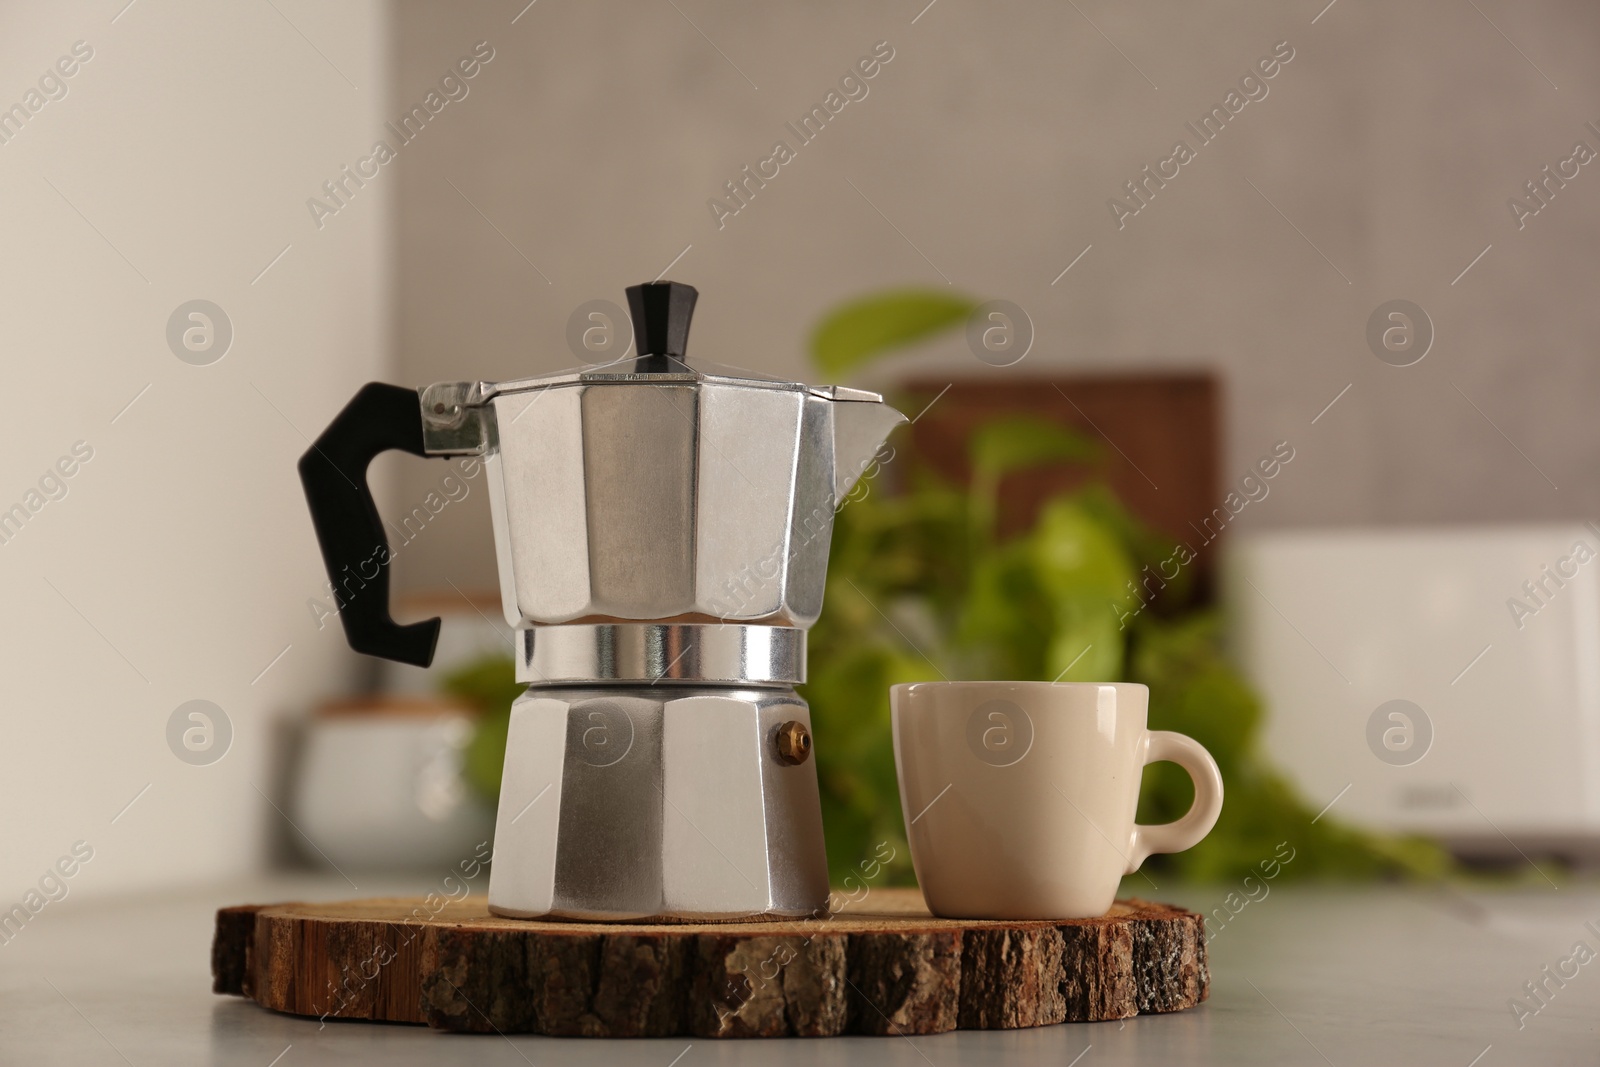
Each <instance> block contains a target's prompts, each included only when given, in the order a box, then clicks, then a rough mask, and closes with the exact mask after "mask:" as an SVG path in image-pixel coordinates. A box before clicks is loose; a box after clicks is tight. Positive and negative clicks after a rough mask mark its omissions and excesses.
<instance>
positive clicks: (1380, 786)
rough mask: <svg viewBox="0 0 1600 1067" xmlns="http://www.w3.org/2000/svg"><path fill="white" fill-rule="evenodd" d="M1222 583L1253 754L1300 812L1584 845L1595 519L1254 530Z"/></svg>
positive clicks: (1599, 778)
mask: <svg viewBox="0 0 1600 1067" xmlns="http://www.w3.org/2000/svg"><path fill="white" fill-rule="evenodd" d="M1226 590H1227V598H1228V602H1229V608H1230V612H1231V615H1230V618H1231V620H1232V622H1233V625H1234V628H1235V629H1234V636H1235V638H1236V645H1237V651H1238V653H1239V656H1240V659H1241V660H1242V664H1243V666H1244V668H1245V670H1246V672H1247V673H1248V674H1249V675H1250V677H1251V678H1252V679H1253V680H1254V681H1255V683H1256V685H1257V686H1258V687H1259V688H1260V690H1261V691H1262V694H1263V696H1264V697H1265V698H1266V706H1267V713H1268V720H1267V730H1266V745H1267V749H1268V751H1269V752H1270V754H1271V755H1272V756H1273V757H1274V758H1275V760H1276V761H1277V762H1278V763H1280V764H1281V765H1282V766H1284V767H1285V768H1286V769H1287V770H1288V771H1289V772H1290V774H1291V776H1292V777H1293V778H1294V779H1295V780H1296V782H1297V783H1298V784H1299V785H1300V787H1301V788H1302V789H1303V790H1304V791H1305V792H1306V794H1307V795H1308V797H1309V799H1310V802H1311V803H1312V805H1313V806H1315V807H1319V808H1320V807H1321V806H1322V805H1324V804H1328V803H1330V802H1331V801H1334V800H1335V798H1336V797H1337V798H1338V799H1337V803H1336V804H1335V805H1334V806H1333V808H1332V811H1333V813H1335V814H1337V815H1339V816H1342V817H1345V818H1349V819H1352V820H1358V821H1361V822H1365V823H1369V824H1373V825H1377V826H1381V827H1385V828H1389V829H1394V830H1408V831H1416V832H1420V833H1425V834H1429V835H1431V836H1434V837H1436V838H1439V839H1441V840H1443V841H1445V842H1446V843H1447V844H1450V845H1451V846H1452V847H1454V848H1456V849H1457V851H1460V852H1467V853H1480V854H1482V853H1491V854H1498V855H1503V856H1507V857H1509V858H1516V856H1517V852H1516V849H1517V848H1519V847H1520V848H1522V849H1524V850H1527V851H1532V850H1534V849H1540V850H1546V851H1557V852H1566V853H1568V854H1570V855H1574V856H1585V855H1590V856H1592V855H1595V854H1600V530H1597V529H1596V528H1595V526H1593V525H1592V524H1579V523H1570V524H1554V525H1540V526H1463V527H1447V528H1435V529H1396V530H1315V531H1313V530H1306V531H1282V532H1274V533H1266V534H1260V535H1256V536H1252V537H1247V538H1245V539H1243V540H1241V541H1240V542H1239V543H1238V544H1236V545H1235V546H1234V550H1233V552H1232V553H1231V555H1230V559H1229V566H1228V569H1227V580H1226ZM1391 701H1406V702H1409V705H1408V704H1390V703H1389V702H1391Z"/></svg>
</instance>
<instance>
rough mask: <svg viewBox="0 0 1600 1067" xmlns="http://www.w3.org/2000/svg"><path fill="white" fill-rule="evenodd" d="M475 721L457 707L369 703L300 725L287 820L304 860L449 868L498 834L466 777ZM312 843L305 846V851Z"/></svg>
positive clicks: (401, 700)
mask: <svg viewBox="0 0 1600 1067" xmlns="http://www.w3.org/2000/svg"><path fill="white" fill-rule="evenodd" d="M476 722H477V719H476V717H475V716H474V715H473V714H472V713H471V712H470V711H469V710H468V709H467V708H465V707H463V706H462V705H460V704H457V703H454V702H451V701H448V700H443V699H438V698H430V699H420V698H415V697H373V698H367V699H362V700H353V701H343V702H340V703H336V704H330V705H327V706H325V707H324V708H322V709H321V710H319V711H318V713H317V714H316V715H315V716H313V717H312V719H311V720H310V721H309V722H308V723H307V724H306V727H305V734H304V738H303V743H302V747H301V751H300V763H299V767H298V768H297V771H296V774H295V777H294V784H293V787H292V797H291V801H290V807H291V811H290V816H291V818H292V819H293V820H294V824H295V828H296V829H298V830H299V831H300V833H301V835H303V836H302V837H300V839H299V844H300V846H301V848H302V851H304V852H305V853H306V854H307V856H308V857H309V858H310V859H312V860H314V861H316V862H319V863H326V864H330V865H332V866H334V867H336V868H339V869H340V870H347V869H362V870H409V869H420V868H437V867H440V866H443V867H445V868H453V867H455V866H456V864H458V863H459V862H460V861H462V860H464V859H470V858H471V857H472V856H473V855H474V853H475V850H476V849H477V847H478V846H479V845H480V844H481V843H483V842H487V841H489V840H490V839H491V838H492V837H493V834H494V813H493V810H492V809H491V808H490V807H489V805H488V803H487V802H486V801H484V800H483V799H482V798H480V797H478V796H477V795H476V794H474V793H473V792H472V790H471V787H470V786H469V785H468V784H467V782H466V780H465V779H464V778H463V776H462V756H463V752H464V749H465V748H466V745H467V743H468V742H469V741H470V740H471V739H472V735H473V731H474V729H475V726H476ZM306 839H309V840H310V842H311V844H310V845H307V844H306Z"/></svg>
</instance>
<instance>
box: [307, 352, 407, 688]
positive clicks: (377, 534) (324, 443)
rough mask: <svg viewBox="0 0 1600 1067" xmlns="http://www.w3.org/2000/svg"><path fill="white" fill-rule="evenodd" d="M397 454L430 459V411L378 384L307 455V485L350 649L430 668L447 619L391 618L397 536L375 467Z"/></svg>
mask: <svg viewBox="0 0 1600 1067" xmlns="http://www.w3.org/2000/svg"><path fill="white" fill-rule="evenodd" d="M390 449H399V450H400V451H402V452H410V453H411V454H412V455H413V456H426V455H427V454H428V453H427V449H426V448H424V447H423V440H422V408H421V406H420V401H419V400H418V398H417V391H416V390H415V389H402V388H401V387H400V386H398V385H385V384H384V383H382V382H371V383H369V384H367V385H365V386H363V387H362V389H361V391H360V392H359V393H357V394H356V395H355V397H354V399H352V400H351V401H350V403H348V404H346V405H345V408H344V410H343V411H341V412H339V414H338V416H337V417H336V418H335V419H334V420H333V421H332V422H331V423H329V424H328V428H327V429H326V430H323V431H322V436H321V437H319V438H317V439H316V441H315V442H313V444H312V445H311V448H310V449H309V450H307V452H306V454H305V455H303V456H301V457H300V481H301V483H302V484H303V485H304V486H305V487H306V503H308V504H309V505H310V506H311V522H312V524H313V525H314V526H315V527H316V529H317V541H318V543H319V544H320V545H321V546H322V562H323V563H324V564H325V565H326V566H327V568H328V580H329V581H330V582H332V583H333V592H334V596H335V597H336V598H337V599H338V601H339V621H340V622H342V623H343V624H344V635H345V639H346V640H348V641H349V642H350V647H351V648H353V649H355V650H356V651H357V652H364V653H366V654H367V655H369V656H382V657H383V658H384V659H392V660H397V661H398V662H400V663H410V664H414V665H415V666H418V667H426V666H428V664H430V663H432V662H433V649H434V645H435V644H437V643H438V640H439V620H438V619H436V618H435V619H429V620H427V621H426V622H415V623H411V624H409V625H405V626H402V625H400V624H399V623H397V622H395V621H394V618H393V617H392V616H391V615H390V614H389V539H388V538H387V537H385V536H384V533H383V521H382V520H381V519H380V518H379V517H378V508H377V505H376V504H374V503H373V502H372V490H371V489H370V488H368V487H367V465H368V464H369V463H371V462H372V459H373V457H374V456H376V455H377V454H378V453H380V452H387V451H389V450H390Z"/></svg>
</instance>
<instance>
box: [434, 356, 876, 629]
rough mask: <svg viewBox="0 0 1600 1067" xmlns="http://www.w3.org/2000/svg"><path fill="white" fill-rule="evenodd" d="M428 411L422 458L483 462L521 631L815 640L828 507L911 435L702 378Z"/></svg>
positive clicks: (442, 391)
mask: <svg viewBox="0 0 1600 1067" xmlns="http://www.w3.org/2000/svg"><path fill="white" fill-rule="evenodd" d="M422 403H423V404H424V406H425V410H424V419H425V428H426V429H427V431H428V437H427V441H428V447H429V449H430V451H437V452H440V453H446V452H450V453H455V452H463V451H477V452H482V453H484V454H485V455H486V459H485V468H486V471H487V475H488V486H489V493H490V507H491V511H492V513H493V516H494V527H495V547H496V552H497V557H498V562H499V569H500V586H501V595H502V599H503V601H504V606H505V610H506V618H507V621H508V622H510V623H511V624H512V625H513V626H528V625H538V624H555V623H565V622H573V621H580V620H581V621H586V622H587V621H606V620H641V621H668V620H673V621H686V622H692V621H701V622H703V621H714V620H722V621H734V622H740V623H760V624H764V625H775V626H795V627H800V628H802V629H803V628H806V627H809V626H810V625H811V624H812V623H813V622H815V621H816V618H817V615H818V614H819V613H820V612H821V609H822V591H823V585H824V581H825V578H826V572H827V560H828V542H829V539H830V537H831V535H832V530H833V514H834V511H835V509H836V507H837V505H838V502H839V501H841V500H842V499H843V498H844V496H845V494H847V493H848V492H849V491H850V489H851V487H852V486H854V484H855V482H856V480H857V479H858V478H859V477H860V476H861V475H862V473H863V472H864V471H865V470H866V469H867V467H868V466H869V465H870V464H871V462H872V460H873V457H874V455H875V454H876V452H877V450H878V448H879V446H880V445H881V444H882V443H883V440H884V438H885V437H886V436H887V435H888V433H889V431H890V430H891V429H893V428H894V427H895V426H896V425H898V424H899V423H900V422H903V421H905V417H904V416H903V415H901V414H900V413H899V412H897V411H895V410H894V409H893V408H891V407H889V406H887V405H885V404H884V403H883V402H882V400H881V399H880V398H878V397H877V396H876V395H875V394H871V393H862V392H859V391H857V390H847V389H843V388H837V387H834V388H829V389H810V388H807V387H806V386H804V385H800V384H798V383H792V384H791V383H781V382H769V381H765V380H741V379H734V378H726V377H719V376H714V375H706V374H696V373H684V374H659V375H635V374H612V375H597V374H586V375H570V376H564V377H563V378H560V379H554V380H551V381H541V382H536V383H506V384H502V385H494V384H490V383H477V384H469V383H440V384H437V385H433V386H429V387H428V388H427V389H425V390H423V391H422ZM430 404H431V405H432V406H431V407H429V406H428V405H430ZM473 404H479V405H483V406H481V407H474V406H472V405H473ZM436 409H438V410H436ZM429 420H431V421H429ZM435 423H437V424H438V425H435ZM473 433H477V434H479V435H480V436H481V440H480V441H478V442H477V443H476V444H475V443H474V441H473V440H472V439H471V438H472V434H473Z"/></svg>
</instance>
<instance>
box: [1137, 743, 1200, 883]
mask: <svg viewBox="0 0 1600 1067" xmlns="http://www.w3.org/2000/svg"><path fill="white" fill-rule="evenodd" d="M1163 761H1171V762H1173V763H1176V764H1177V765H1178V766H1180V767H1182V768H1183V769H1184V770H1186V771H1188V772H1189V779H1190V781H1192V782H1194V803H1193V804H1191V805H1190V806H1189V811H1188V812H1187V814H1185V815H1184V816H1183V818H1181V819H1179V820H1177V821H1176V822H1164V823H1159V824H1157V825H1155V826H1141V825H1139V824H1137V823H1135V824H1134V827H1133V836H1132V839H1131V840H1130V841H1129V842H1128V869H1127V870H1125V871H1123V872H1122V873H1123V874H1132V873H1133V872H1134V871H1137V870H1138V869H1139V866H1140V864H1142V863H1144V861H1145V860H1146V859H1148V858H1149V857H1150V856H1151V855H1153V854H1155V853H1157V852H1182V851H1183V850H1184V849H1186V848H1193V847H1194V846H1195V845H1197V844H1199V843H1200V839H1201V838H1202V837H1205V836H1206V834H1209V833H1210V832H1211V828H1212V827H1213V826H1215V825H1216V824H1217V816H1219V815H1221V814H1222V772H1221V771H1220V770H1218V769H1217V761H1216V760H1214V759H1212V758H1211V753H1209V752H1207V751H1206V750H1205V748H1204V747H1203V746H1202V745H1201V744H1200V742H1198V741H1196V740H1195V739H1194V738H1192V737H1187V736H1185V735H1183V734H1177V733H1173V732H1171V731H1170V730H1151V731H1150V732H1149V733H1148V734H1147V735H1146V742H1145V754H1144V765H1149V764H1151V763H1161V762H1163Z"/></svg>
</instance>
